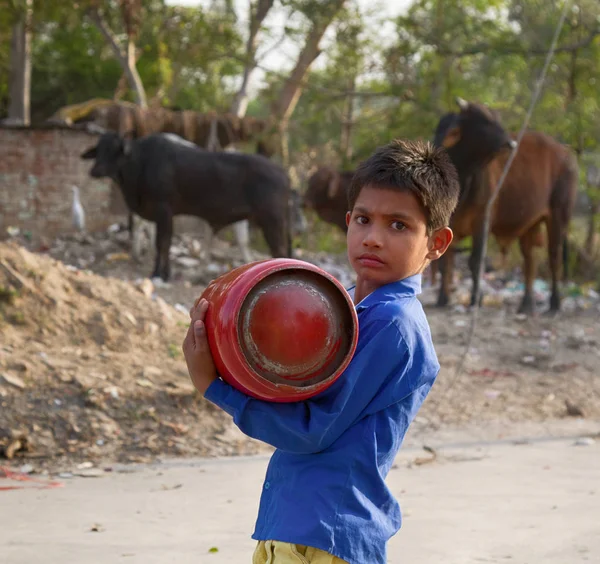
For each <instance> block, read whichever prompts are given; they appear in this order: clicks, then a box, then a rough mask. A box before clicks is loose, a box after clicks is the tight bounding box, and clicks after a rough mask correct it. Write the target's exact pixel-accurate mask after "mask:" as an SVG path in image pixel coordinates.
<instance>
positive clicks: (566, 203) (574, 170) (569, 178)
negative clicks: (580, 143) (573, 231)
mask: <svg viewBox="0 0 600 564" xmlns="http://www.w3.org/2000/svg"><path fill="white" fill-rule="evenodd" d="M578 182H579V170H578V166H577V159H576V158H575V156H574V155H572V154H570V153H569V154H568V156H567V157H566V158H565V161H564V163H563V169H562V171H561V173H560V175H559V176H558V178H557V179H556V182H555V183H554V186H553V188H552V195H551V198H550V206H551V208H552V215H553V216H554V218H553V219H554V221H555V222H557V223H558V226H559V227H560V232H561V234H562V241H561V243H562V249H561V250H562V272H563V281H565V282H566V280H567V278H568V272H569V241H568V231H569V223H570V222H571V217H572V215H573V209H574V207H575V199H576V197H577V187H578Z"/></svg>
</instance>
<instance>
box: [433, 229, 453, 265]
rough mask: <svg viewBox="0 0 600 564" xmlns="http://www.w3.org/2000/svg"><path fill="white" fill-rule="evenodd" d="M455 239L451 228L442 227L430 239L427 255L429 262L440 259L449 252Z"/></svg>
mask: <svg viewBox="0 0 600 564" xmlns="http://www.w3.org/2000/svg"><path fill="white" fill-rule="evenodd" d="M453 238H454V234H453V233H452V229H450V228H449V227H442V228H441V229H438V230H437V231H434V232H433V233H432V234H431V236H430V237H429V252H428V253H427V258H428V259H429V260H436V259H439V258H440V257H441V256H442V255H443V254H444V253H445V252H446V251H447V250H448V247H449V246H450V243H452V239H453Z"/></svg>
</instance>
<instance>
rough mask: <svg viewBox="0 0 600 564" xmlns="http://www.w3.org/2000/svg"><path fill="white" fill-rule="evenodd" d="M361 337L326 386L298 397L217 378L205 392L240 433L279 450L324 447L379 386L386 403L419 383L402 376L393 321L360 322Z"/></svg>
mask: <svg viewBox="0 0 600 564" xmlns="http://www.w3.org/2000/svg"><path fill="white" fill-rule="evenodd" d="M361 333H362V335H361V342H363V343H365V344H364V346H363V347H362V348H361V350H357V351H356V353H355V355H354V357H353V358H352V361H351V362H350V364H349V365H348V367H347V368H346V370H345V371H344V373H343V374H342V375H341V376H340V377H339V379H338V380H337V381H336V382H335V383H334V384H333V385H332V386H331V387H330V388H328V389H327V390H325V391H324V392H322V393H321V394H319V395H318V396H316V397H314V398H311V399H309V400H306V401H302V402H295V403H274V402H267V401H262V400H257V399H254V398H251V397H249V396H247V395H246V394H244V393H242V392H240V391H238V390H236V389H235V388H234V387H233V386H231V385H229V384H228V383H226V382H224V381H222V380H220V379H217V380H215V381H214V382H213V383H212V384H211V385H210V386H209V388H208V389H207V390H206V393H205V396H204V397H205V398H206V399H208V400H210V401H211V402H213V403H214V404H216V405H218V406H219V407H220V408H222V409H223V410H224V411H226V412H227V413H229V414H230V415H231V416H232V417H233V420H234V422H235V424H236V425H237V426H238V427H239V428H240V429H241V430H242V432H244V433H245V434H246V435H248V436H250V437H253V438H255V439H258V440H261V441H263V442H266V443H268V444H270V445H272V446H274V447H276V448H279V449H281V450H286V451H290V452H296V453H300V454H303V453H314V452H319V451H321V450H324V449H326V448H327V447H328V446H329V445H331V444H332V443H333V442H334V441H335V440H336V439H337V438H338V437H339V436H340V435H341V434H342V433H343V432H344V431H345V430H346V429H348V428H349V427H350V426H351V425H352V424H353V423H354V422H355V421H356V420H357V418H358V417H359V415H360V414H361V413H362V412H363V410H364V409H365V408H366V407H367V406H368V404H369V402H371V400H372V399H373V398H374V397H375V396H376V395H377V394H378V393H379V392H380V390H381V389H382V388H383V387H384V386H385V385H386V384H387V383H388V381H389V384H390V385H389V386H385V391H384V392H383V393H386V394H387V393H389V395H390V397H389V398H387V397H386V400H389V403H388V405H389V404H391V403H394V402H397V401H400V400H401V399H403V398H404V397H406V396H408V395H409V394H410V393H412V392H413V391H414V390H415V389H416V388H417V387H418V386H419V385H420V383H418V382H415V381H411V380H413V379H412V378H409V377H403V375H404V373H405V372H406V370H407V368H408V367H409V364H410V362H411V359H410V355H409V353H408V349H407V347H406V344H405V342H404V340H403V339H402V337H401V336H400V332H399V331H398V328H397V327H396V325H395V324H394V323H393V322H387V321H374V322H372V323H369V324H367V325H366V326H363V327H361Z"/></svg>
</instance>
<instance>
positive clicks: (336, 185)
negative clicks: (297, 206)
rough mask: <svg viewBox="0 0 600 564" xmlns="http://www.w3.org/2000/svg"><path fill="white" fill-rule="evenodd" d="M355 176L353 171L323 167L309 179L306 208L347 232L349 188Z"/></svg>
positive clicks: (305, 199)
mask: <svg viewBox="0 0 600 564" xmlns="http://www.w3.org/2000/svg"><path fill="white" fill-rule="evenodd" d="M352 176H354V172H353V171H337V170H335V169H334V168H332V167H329V166H322V167H319V168H318V169H317V171H316V172H315V173H314V174H313V175H312V176H311V177H310V178H309V179H308V188H307V190H306V193H305V194H304V207H305V208H311V209H313V210H315V211H316V212H317V215H318V216H319V217H320V218H321V219H322V220H323V221H326V222H328V223H332V224H333V225H337V226H338V227H339V228H340V229H341V230H342V231H344V233H345V232H346V212H347V211H348V196H347V192H348V186H350V181H351V180H352Z"/></svg>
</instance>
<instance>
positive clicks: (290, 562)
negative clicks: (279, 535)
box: [252, 540, 347, 564]
mask: <svg viewBox="0 0 600 564" xmlns="http://www.w3.org/2000/svg"><path fill="white" fill-rule="evenodd" d="M252 564H347V562H346V561H345V560H340V559H339V558H338V557H337V556H333V554H329V552H325V551H324V550H319V549H318V548H313V547H312V546H302V545H301V544H290V543H289V542H279V541H272V540H268V541H259V542H258V546H257V547H256V550H255V551H254V556H253V557H252Z"/></svg>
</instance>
